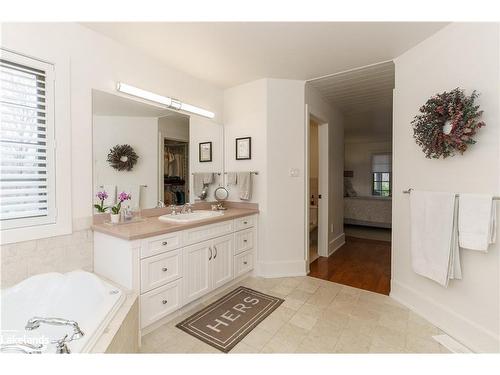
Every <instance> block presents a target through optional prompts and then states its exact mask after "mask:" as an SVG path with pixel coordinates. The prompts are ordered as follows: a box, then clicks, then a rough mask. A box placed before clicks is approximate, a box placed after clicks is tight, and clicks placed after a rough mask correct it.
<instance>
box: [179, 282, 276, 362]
mask: <svg viewBox="0 0 500 375" xmlns="http://www.w3.org/2000/svg"><path fill="white" fill-rule="evenodd" d="M283 301H284V300H283V299H281V298H277V297H273V296H270V295H267V294H264V293H260V292H257V291H256V290H253V289H249V288H245V287H243V286H240V287H238V288H236V289H235V290H233V291H232V292H230V293H228V294H226V295H225V296H224V297H222V298H219V299H218V300H217V301H215V302H214V303H212V304H210V305H209V306H207V307H205V308H203V309H202V310H200V311H198V312H197V313H195V314H193V315H191V316H190V317H189V318H187V319H185V320H183V321H182V322H180V323H178V324H177V325H176V327H177V328H180V329H182V330H183V331H184V332H186V333H189V334H190V335H192V336H194V337H196V338H198V339H200V340H201V341H203V342H205V343H207V344H209V345H211V346H213V347H214V348H217V349H219V350H220V351H222V352H224V353H227V352H229V351H230V350H231V349H232V348H233V347H234V346H235V345H236V344H237V343H239V342H240V341H241V340H242V339H243V338H244V337H245V336H246V335H247V334H248V333H250V332H251V331H252V330H253V329H254V328H255V327H256V326H257V325H258V324H259V323H260V322H262V321H263V320H264V319H265V318H266V317H267V316H268V315H269V314H271V313H272V312H273V311H274V310H275V309H277V308H278V307H279V305H281V304H282V303H283Z"/></svg>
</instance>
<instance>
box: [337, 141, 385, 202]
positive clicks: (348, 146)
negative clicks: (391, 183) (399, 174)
mask: <svg viewBox="0 0 500 375" xmlns="http://www.w3.org/2000/svg"><path fill="white" fill-rule="evenodd" d="M344 147H345V156H344V158H345V160H344V168H345V170H346V171H353V172H354V176H353V177H352V178H351V181H352V186H353V187H354V190H356V192H357V193H358V195H359V196H371V195H372V180H373V179H372V155H373V154H380V153H386V152H392V142H391V141H386V142H346V143H345V146H344Z"/></svg>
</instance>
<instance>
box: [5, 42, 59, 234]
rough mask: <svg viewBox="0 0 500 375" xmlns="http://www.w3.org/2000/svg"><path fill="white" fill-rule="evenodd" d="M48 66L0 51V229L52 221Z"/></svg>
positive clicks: (52, 174) (53, 211) (49, 83)
mask: <svg viewBox="0 0 500 375" xmlns="http://www.w3.org/2000/svg"><path fill="white" fill-rule="evenodd" d="M52 74H53V66H52V65H50V64H47V63H43V62H40V61H38V60H34V59H30V58H27V57H25V56H20V55H17V54H14V53H10V52H5V51H2V55H1V59H0V95H1V97H0V112H1V120H0V124H1V127H0V128H1V137H0V147H1V166H0V168H1V172H0V220H1V226H2V229H9V228H19V227H25V226H33V225H41V224H48V223H51V222H55V194H54V191H53V190H54V181H55V180H54V171H55V168H54V167H55V166H54V158H53V149H54V141H53V139H54V138H53V131H54V127H53V110H52V106H53V100H51V95H52V94H53V92H52V90H53V79H52Z"/></svg>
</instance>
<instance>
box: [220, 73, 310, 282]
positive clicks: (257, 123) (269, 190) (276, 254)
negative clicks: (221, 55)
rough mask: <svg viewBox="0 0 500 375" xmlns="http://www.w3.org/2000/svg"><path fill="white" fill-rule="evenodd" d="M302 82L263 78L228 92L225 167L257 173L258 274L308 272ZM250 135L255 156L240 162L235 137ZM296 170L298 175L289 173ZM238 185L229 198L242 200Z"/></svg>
mask: <svg viewBox="0 0 500 375" xmlns="http://www.w3.org/2000/svg"><path fill="white" fill-rule="evenodd" d="M304 132H305V122H304V82H303V81H293V80H279V79H262V80H257V81H253V82H250V83H247V84H244V85H240V86H237V87H234V88H231V89H228V90H226V91H225V93H224V134H225V169H226V170H227V171H230V172H237V171H257V172H259V174H258V175H257V176H253V194H252V199H251V200H250V201H251V202H255V203H258V204H259V209H260V214H259V255H258V265H257V270H258V273H259V274H260V275H262V276H269V277H272V276H290V275H303V274H305V258H304V247H303V246H304V228H305V215H304V206H303V199H304V195H305V190H304V186H305V185H304V181H305V171H304V166H305V149H304ZM239 137H252V159H251V160H236V158H235V139H236V138H239ZM290 168H298V169H299V171H300V174H299V177H298V178H297V177H290V176H289V170H290ZM238 193H239V191H238V188H237V187H233V188H232V189H231V190H230V200H233V201H240V199H239V196H238Z"/></svg>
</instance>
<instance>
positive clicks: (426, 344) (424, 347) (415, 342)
mask: <svg viewBox="0 0 500 375" xmlns="http://www.w3.org/2000/svg"><path fill="white" fill-rule="evenodd" d="M405 349H406V351H407V352H409V353H441V352H442V351H441V350H442V345H441V344H439V343H438V342H437V341H435V340H434V339H432V338H431V339H425V338H422V337H416V336H407V337H406V346H405Z"/></svg>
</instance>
